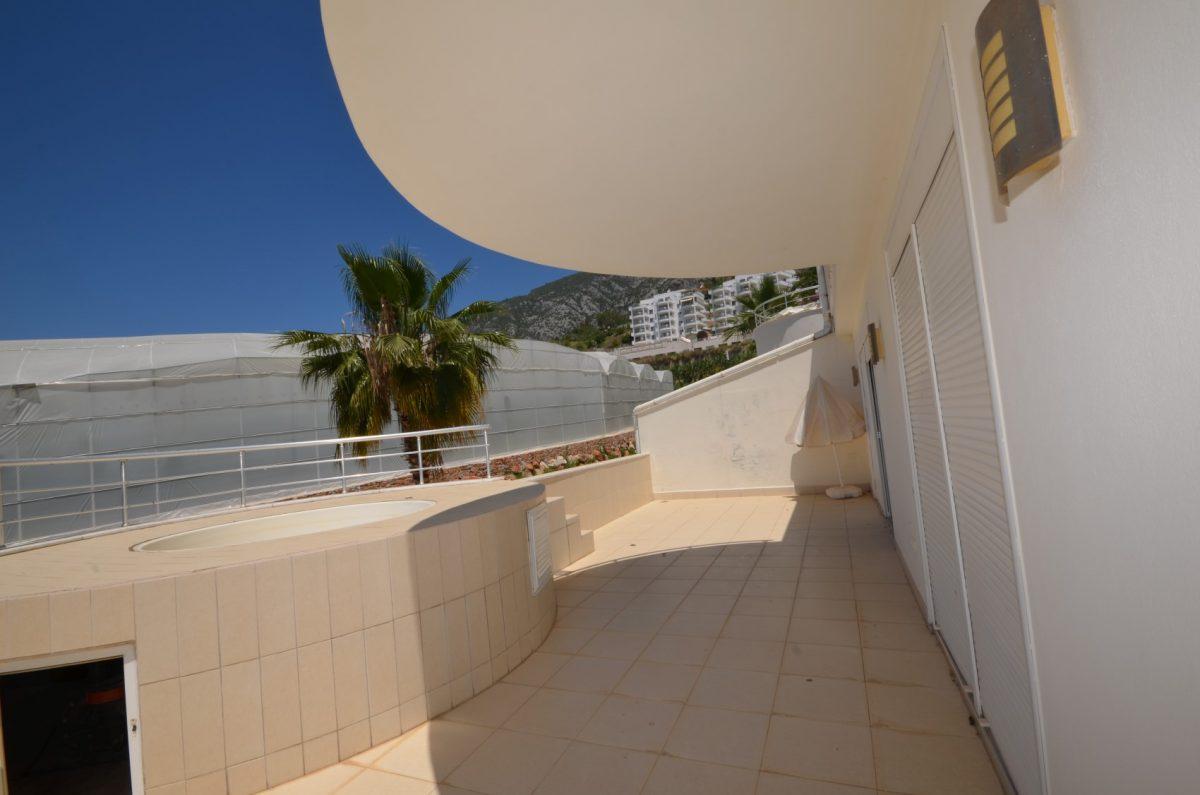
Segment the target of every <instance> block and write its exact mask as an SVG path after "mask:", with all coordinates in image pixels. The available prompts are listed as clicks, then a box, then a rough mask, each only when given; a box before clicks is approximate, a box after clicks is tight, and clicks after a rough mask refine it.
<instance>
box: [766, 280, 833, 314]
mask: <svg viewBox="0 0 1200 795" xmlns="http://www.w3.org/2000/svg"><path fill="white" fill-rule="evenodd" d="M820 298H821V285H819V284H813V285H809V286H808V287H799V288H797V289H795V290H790V291H788V292H786V293H783V294H781V295H777V296H775V297H774V298H772V299H770V300H767V301H764V302H762V303H761V304H758V305H757V306H755V307H754V317H755V318H756V319H757V320H758V322H759V323H762V322H763V321H764V320H770V319H771V318H773V317H775V315H778V314H779V313H780V312H782V311H783V310H785V309H789V308H791V307H793V306H805V305H810V304H813V305H819V303H820Z"/></svg>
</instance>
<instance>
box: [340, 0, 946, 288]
mask: <svg viewBox="0 0 1200 795" xmlns="http://www.w3.org/2000/svg"><path fill="white" fill-rule="evenodd" d="M321 10H322V18H323V21H324V26H325V37H326V41H327V44H328V47H329V53H330V58H331V60H332V62H333V66H334V71H335V73H336V76H337V81H338V85H339V87H340V89H341V92H342V96H343V98H344V100H345V103H346V107H347V109H348V110H349V113H350V117H351V119H352V120H353V123H354V127H355V129H356V131H357V133H358V135H359V137H360V139H361V140H362V142H363V145H364V146H365V147H366V149H367V152H368V153H369V154H370V156H371V157H372V159H373V160H374V162H375V163H376V165H377V166H378V167H379V169H380V170H381V171H382V172H383V174H384V175H385V176H386V177H387V179H388V180H390V181H391V183H392V185H394V186H395V187H396V189H397V190H398V191H400V192H401V193H402V194H403V195H404V196H405V198H407V199H408V200H409V201H410V202H411V203H412V204H413V205H414V206H415V207H417V208H418V209H419V210H420V211H422V212H423V213H425V214H426V215H428V216H429V217H430V218H432V219H433V220H434V221H436V222H437V223H439V224H442V225H443V226H445V227H447V228H448V229H450V230H452V231H454V232H456V233H458V234H459V235H462V236H463V237H465V238H467V239H469V240H471V241H473V242H476V243H479V244H481V245H484V246H487V247H489V248H492V249H495V250H498V251H501V252H504V253H506V254H511V255H513V256H516V257H521V258H524V259H528V260H532V261H535V262H540V263H544V264H547V265H554V266H558V267H562V268H571V269H576V270H585V271H593V272H598V273H616V274H630V275H664V276H666V275H672V276H676V275H677V276H710V275H719V274H727V273H746V272H754V271H766V270H774V269H780V268H785V267H800V266H805V265H815V264H828V263H836V264H838V265H839V266H845V265H849V264H854V263H855V262H856V260H858V259H860V258H861V257H862V256H863V254H864V252H863V251H862V249H861V246H862V244H863V240H864V236H865V235H866V233H867V230H868V229H870V228H871V227H872V226H873V225H878V224H879V223H881V219H882V217H883V214H884V213H885V211H886V207H887V206H888V205H890V202H891V199H892V191H893V190H894V185H895V181H896V178H897V175H898V173H899V171H900V167H901V161H902V159H903V156H904V153H905V151H906V145H907V142H908V139H909V135H910V133H911V123H912V118H913V116H914V115H915V112H916V103H917V99H918V97H919V94H920V90H921V87H922V83H923V78H924V74H925V71H926V67H927V65H928V63H929V57H930V56H931V54H932V49H931V48H932V41H933V39H932V35H931V33H930V30H931V29H932V30H933V31H936V28H935V27H934V26H932V25H931V24H930V22H929V19H930V17H929V15H928V7H927V4H926V3H925V2H924V0H751V1H748V2H728V1H727V0H710V1H709V2H699V1H698V0H667V1H662V2H646V1H645V0H616V1H614V2H575V1H574V0H567V1H563V2H560V1H556V0H549V1H543V0H525V1H524V2H522V1H521V0H516V1H514V2H505V3H465V2H455V1H452V0H450V1H445V2H439V1H432V0H430V1H428V2H426V1H420V2H398V1H397V0H322V3H321Z"/></svg>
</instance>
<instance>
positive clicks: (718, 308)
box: [709, 271, 798, 331]
mask: <svg viewBox="0 0 1200 795" xmlns="http://www.w3.org/2000/svg"><path fill="white" fill-rule="evenodd" d="M766 275H767V274H765V273H751V274H742V275H740V276H734V277H733V278H732V279H726V280H725V281H724V282H722V283H721V285H720V286H718V287H714V288H713V289H712V290H711V291H710V292H709V311H710V312H712V323H713V329H715V330H716V331H722V330H724V329H726V328H728V327H729V326H731V325H733V321H734V320H735V319H736V318H737V316H738V314H739V313H740V312H741V311H742V305H741V304H739V303H738V300H737V299H738V298H739V297H740V296H744V295H749V294H750V291H751V290H753V289H754V288H755V287H758V286H759V285H760V284H762V281H763V277H764V276H766ZM770 275H771V276H774V277H775V284H776V285H778V286H779V290H780V292H787V291H788V290H790V289H792V287H793V286H794V285H795V284H796V282H797V281H798V279H797V277H796V272H795V271H775V272H774V273H771V274H770Z"/></svg>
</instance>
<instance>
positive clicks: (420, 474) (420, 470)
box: [417, 436, 425, 486]
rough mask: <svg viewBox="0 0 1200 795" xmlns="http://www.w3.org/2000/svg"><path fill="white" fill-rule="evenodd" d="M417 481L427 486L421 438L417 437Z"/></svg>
mask: <svg viewBox="0 0 1200 795" xmlns="http://www.w3.org/2000/svg"><path fill="white" fill-rule="evenodd" d="M417 480H418V481H419V482H420V484H421V485H422V486H424V485H425V463H424V460H423V459H422V457H421V437H420V436H418V437H417Z"/></svg>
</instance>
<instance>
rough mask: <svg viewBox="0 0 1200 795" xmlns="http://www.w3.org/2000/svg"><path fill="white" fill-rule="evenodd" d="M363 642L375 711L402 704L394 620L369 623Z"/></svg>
mask: <svg viewBox="0 0 1200 795" xmlns="http://www.w3.org/2000/svg"><path fill="white" fill-rule="evenodd" d="M363 642H364V645H365V647H366V654H367V703H368V705H369V706H370V710H371V714H372V715H378V714H380V713H381V712H385V711H387V710H390V709H394V708H398V707H399V706H400V697H399V693H398V690H397V684H396V681H397V680H396V636H395V632H394V628H393V625H392V622H391V621H388V622H387V623H386V624H379V625H377V626H374V627H368V628H367V629H366V630H365V631H364V632H363ZM397 721H399V715H397Z"/></svg>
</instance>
